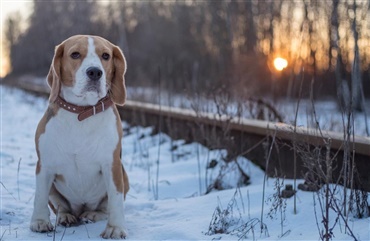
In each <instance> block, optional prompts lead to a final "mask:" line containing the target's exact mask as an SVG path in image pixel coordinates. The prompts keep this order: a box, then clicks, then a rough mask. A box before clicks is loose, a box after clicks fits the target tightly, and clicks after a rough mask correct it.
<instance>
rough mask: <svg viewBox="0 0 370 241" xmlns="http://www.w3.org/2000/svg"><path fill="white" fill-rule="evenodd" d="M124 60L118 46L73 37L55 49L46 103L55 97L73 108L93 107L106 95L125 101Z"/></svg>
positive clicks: (91, 39) (93, 39)
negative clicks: (70, 104) (77, 106)
mask: <svg viewBox="0 0 370 241" xmlns="http://www.w3.org/2000/svg"><path fill="white" fill-rule="evenodd" d="M125 72H126V60H125V57H124V56H123V54H122V51H121V50H120V48H119V47H117V46H115V45H113V44H112V43H110V42H109V41H108V40H106V39H103V38H101V37H98V36H89V35H76V36H72V37H70V38H68V39H67V40H65V41H63V42H62V43H61V44H60V45H58V46H57V47H56V48H55V54H54V58H53V61H52V64H51V66H50V70H49V74H48V76H47V82H48V84H49V86H50V88H51V93H50V98H49V101H50V102H54V101H55V99H56V98H57V96H58V95H61V97H63V98H64V99H65V100H66V101H68V102H70V103H73V104H76V105H95V104H96V103H97V102H98V101H99V100H100V99H101V98H103V97H105V96H106V95H107V94H108V93H109V95H110V96H111V98H112V100H113V102H115V103H116V104H118V105H123V104H124V102H125V100H126V88H125V79H124V74H125Z"/></svg>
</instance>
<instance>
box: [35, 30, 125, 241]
mask: <svg viewBox="0 0 370 241" xmlns="http://www.w3.org/2000/svg"><path fill="white" fill-rule="evenodd" d="M91 67H94V68H95V69H98V70H100V71H101V72H99V77H97V78H94V80H92V79H91V76H89V74H88V73H87V69H88V68H91ZM125 71H126V61H125V58H124V56H123V54H122V52H121V50H120V49H119V48H118V47H117V46H115V45H113V44H111V43H110V42H109V41H107V40H105V39H103V38H101V37H97V36H88V35H76V36H72V37H70V38H69V39H67V40H65V41H64V42H62V43H61V44H60V45H58V46H57V47H56V49H55V55H54V58H53V61H52V64H51V67H50V71H49V74H48V76H47V82H48V84H49V86H50V87H51V93H50V97H49V106H48V109H47V111H46V113H45V115H44V116H43V117H42V119H41V121H40V122H39V125H38V127H37V131H36V136H35V142H36V151H37V155H38V162H37V166H36V194H35V201H34V210H33V215H32V218H31V224H30V228H31V230H32V231H35V232H48V231H51V230H53V229H54V227H53V225H52V224H51V222H50V217H49V216H50V212H49V208H48V204H49V205H50V207H51V209H52V210H53V211H54V213H56V215H57V220H56V222H57V224H61V225H65V226H70V225H74V224H78V223H79V222H80V221H86V220H89V221H94V222H95V221H98V220H102V219H106V218H107V219H108V222H107V225H106V228H105V230H104V231H103V232H102V234H101V236H102V237H103V238H113V239H119V238H125V237H126V231H125V228H124V199H125V195H126V193H127V191H128V189H129V183H128V177H127V174H126V172H125V170H124V168H123V166H122V164H121V158H120V152H121V138H122V126H121V119H120V117H119V115H118V112H117V109H116V107H115V105H112V106H111V107H109V108H107V109H106V110H104V111H103V112H101V113H98V114H96V115H93V116H91V117H89V118H87V119H85V120H82V121H79V120H78V119H77V114H75V113H72V112H69V111H67V110H65V109H63V108H60V107H59V106H58V105H57V104H56V103H55V100H56V98H57V97H58V95H59V96H60V97H62V98H63V99H64V100H66V101H67V102H69V103H71V104H74V105H77V106H93V105H96V104H97V103H98V101H99V100H100V99H102V98H103V97H105V96H106V95H109V96H110V97H111V99H112V100H113V102H114V103H115V104H118V105H123V104H124V102H125V99H126V89H125V79H124V74H125Z"/></svg>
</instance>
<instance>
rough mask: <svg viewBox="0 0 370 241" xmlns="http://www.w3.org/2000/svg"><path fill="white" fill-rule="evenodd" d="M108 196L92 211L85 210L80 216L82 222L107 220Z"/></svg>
mask: <svg viewBox="0 0 370 241" xmlns="http://www.w3.org/2000/svg"><path fill="white" fill-rule="evenodd" d="M107 206H108V196H105V197H104V198H103V199H102V200H101V201H100V203H99V205H98V206H97V207H94V208H93V210H86V211H85V212H83V213H82V214H81V215H80V219H82V221H91V222H97V221H100V220H104V219H107V218H108V210H107Z"/></svg>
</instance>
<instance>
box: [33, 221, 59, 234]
mask: <svg viewBox="0 0 370 241" xmlns="http://www.w3.org/2000/svg"><path fill="white" fill-rule="evenodd" d="M30 229H31V230H32V231H33V232H50V231H53V230H54V227H53V225H52V224H51V223H50V220H43V219H36V220H33V221H31V225H30Z"/></svg>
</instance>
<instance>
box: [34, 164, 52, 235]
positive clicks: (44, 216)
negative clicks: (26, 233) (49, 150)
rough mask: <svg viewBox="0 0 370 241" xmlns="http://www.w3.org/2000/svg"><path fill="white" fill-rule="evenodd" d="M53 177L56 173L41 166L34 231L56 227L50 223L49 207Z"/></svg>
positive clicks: (36, 195)
mask: <svg viewBox="0 0 370 241" xmlns="http://www.w3.org/2000/svg"><path fill="white" fill-rule="evenodd" d="M39 164H40V163H38V165H39ZM53 178H54V175H52V174H50V173H49V172H48V170H47V169H46V168H40V170H39V173H37V174H36V193H35V201H34V209H33V214H32V218H31V225H30V228H31V230H32V231H34V232H49V231H52V230H53V229H54V227H53V225H52V224H51V223H50V211H49V208H48V200H49V191H50V188H51V184H52V183H53Z"/></svg>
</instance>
